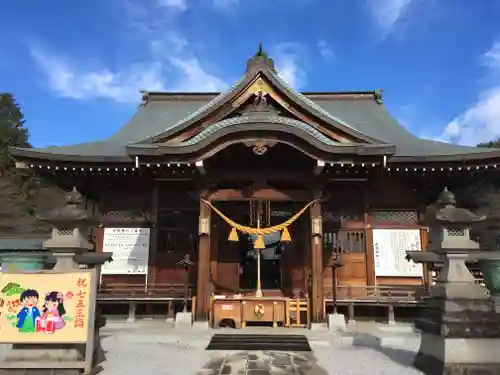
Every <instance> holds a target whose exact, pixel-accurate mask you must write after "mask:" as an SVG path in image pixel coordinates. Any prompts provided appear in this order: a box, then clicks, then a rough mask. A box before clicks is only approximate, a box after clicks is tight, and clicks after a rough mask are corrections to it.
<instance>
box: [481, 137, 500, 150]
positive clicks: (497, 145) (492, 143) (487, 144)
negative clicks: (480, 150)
mask: <svg viewBox="0 0 500 375" xmlns="http://www.w3.org/2000/svg"><path fill="white" fill-rule="evenodd" d="M477 147H487V148H500V138H497V139H495V140H493V141H488V142H482V143H479V144H478V145H477Z"/></svg>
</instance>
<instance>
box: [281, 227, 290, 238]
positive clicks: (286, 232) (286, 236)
mask: <svg viewBox="0 0 500 375" xmlns="http://www.w3.org/2000/svg"><path fill="white" fill-rule="evenodd" d="M280 241H281V242H291V241H292V237H291V236H290V232H289V231H288V228H286V227H285V229H283V232H281V239H280Z"/></svg>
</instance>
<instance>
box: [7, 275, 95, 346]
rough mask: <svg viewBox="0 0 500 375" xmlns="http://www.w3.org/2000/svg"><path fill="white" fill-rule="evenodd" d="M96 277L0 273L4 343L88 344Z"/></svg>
mask: <svg viewBox="0 0 500 375" xmlns="http://www.w3.org/2000/svg"><path fill="white" fill-rule="evenodd" d="M92 275H93V273H92V272H74V273H62V274H43V273H32V274H15V273H2V274H0V288H1V289H0V332H1V334H0V343H33V344H36V343H83V342H86V341H87V337H88V333H89V328H92V329H93V324H94V323H93V318H89V314H90V313H91V310H92V309H93V307H92V306H91V301H92V300H93V296H92V295H91V293H92V292H93V290H94V289H93V288H92V287H91V286H92V283H93V282H94V281H93V280H92ZM89 323H90V324H92V327H89Z"/></svg>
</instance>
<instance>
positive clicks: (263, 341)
mask: <svg viewBox="0 0 500 375" xmlns="http://www.w3.org/2000/svg"><path fill="white" fill-rule="evenodd" d="M206 349H207V350H242V351H248V350H260V351H298V352H308V351H311V346H310V345H309V341H308V340H307V337H305V336H304V335H276V334H272V335H249V334H215V335H213V336H212V339H211V340H210V343H209V344H208V346H207V348H206Z"/></svg>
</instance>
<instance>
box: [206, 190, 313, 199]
mask: <svg viewBox="0 0 500 375" xmlns="http://www.w3.org/2000/svg"><path fill="white" fill-rule="evenodd" d="M208 197H209V198H208V199H209V200H210V201H231V200H232V201H246V200H253V199H263V200H270V201H303V202H307V201H309V200H310V195H309V194H308V193H307V192H306V191H303V190H276V189H272V188H264V189H259V190H253V191H248V190H239V189H217V190H214V191H211V192H210V194H209V195H208Z"/></svg>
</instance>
